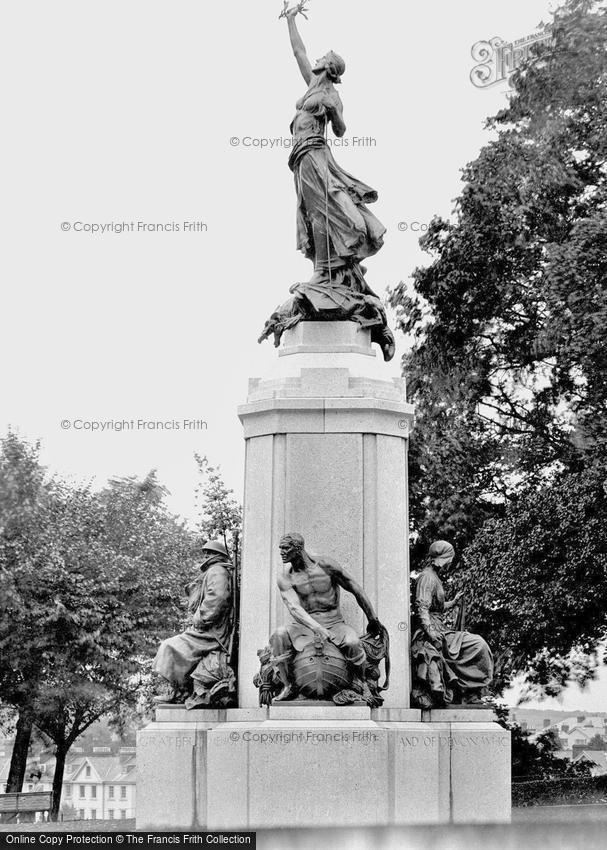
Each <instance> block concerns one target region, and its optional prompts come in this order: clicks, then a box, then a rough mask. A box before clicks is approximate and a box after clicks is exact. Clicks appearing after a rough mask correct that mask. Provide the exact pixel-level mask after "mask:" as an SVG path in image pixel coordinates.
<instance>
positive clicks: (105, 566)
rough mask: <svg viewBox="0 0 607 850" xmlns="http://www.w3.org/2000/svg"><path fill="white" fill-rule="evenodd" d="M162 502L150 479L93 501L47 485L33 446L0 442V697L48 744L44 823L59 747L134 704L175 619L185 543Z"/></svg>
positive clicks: (11, 438)
mask: <svg viewBox="0 0 607 850" xmlns="http://www.w3.org/2000/svg"><path fill="white" fill-rule="evenodd" d="M161 497H162V490H161V488H159V485H158V484H157V482H156V479H155V475H154V474H153V473H151V474H150V475H149V476H148V477H147V478H146V479H145V480H144V481H143V482H137V481H135V480H120V481H117V482H113V483H112V484H110V486H109V487H108V488H106V489H105V490H104V491H102V492H98V493H96V492H93V491H92V490H91V489H90V488H88V487H74V486H68V485H67V484H65V483H64V482H62V481H59V480H57V479H54V478H48V477H46V476H45V474H44V470H43V468H42V467H41V466H40V463H39V459H38V447H31V446H28V445H27V444H26V443H24V442H22V441H20V440H19V439H18V438H17V437H16V436H15V435H13V434H9V435H8V437H7V438H6V439H5V440H4V441H3V443H2V454H1V455H0V526H1V532H0V687H1V693H2V699H3V701H5V702H7V703H9V704H11V705H13V706H14V707H16V708H17V709H18V710H19V712H20V719H21V717H22V715H23V716H24V717H27V718H28V719H29V720H30V721H32V722H34V723H35V724H36V726H37V727H38V728H39V729H41V730H43V731H44V732H45V733H46V734H48V735H49V736H50V737H51V738H52V739H53V741H54V742H55V745H56V755H57V769H56V772H55V783H54V784H55V788H54V790H55V791H56V799H55V812H54V813H55V815H56V812H57V811H58V807H59V802H60V800H59V792H60V788H61V781H62V772H63V764H64V761H65V755H66V753H67V751H68V750H69V747H70V746H71V745H72V744H73V742H74V741H75V739H76V738H77V737H78V735H80V734H81V733H82V732H83V731H84V730H85V729H86V728H87V727H88V726H89V725H90V724H91V723H92V722H94V721H95V720H96V719H98V718H99V717H100V716H102V715H104V714H108V713H112V712H114V713H117V712H120V711H124V709H125V707H126V706H129V705H131V706H134V705H135V704H136V702H137V699H138V696H139V686H140V683H141V676H142V670H145V659H149V658H150V657H151V656H152V655H153V652H154V650H155V648H156V646H157V644H158V642H159V641H160V639H161V638H163V637H166V635H167V634H168V633H170V632H171V631H173V630H174V629H175V628H176V626H177V623H178V621H179V615H180V608H179V599H180V596H181V594H182V586H183V584H184V583H185V582H184V574H185V573H187V571H188V567H189V565H190V564H191V554H190V553H191V549H192V540H191V535H190V534H189V533H188V532H187V531H186V529H185V528H184V527H183V526H182V525H181V524H180V523H178V522H177V521H176V520H175V518H174V517H172V516H171V515H170V514H169V513H168V512H167V511H166V508H165V507H164V504H163V502H162V498H161ZM30 728H31V727H30ZM17 757H19V755H18V756H17ZM9 790H10V789H9ZM14 790H20V789H19V788H16V789H14Z"/></svg>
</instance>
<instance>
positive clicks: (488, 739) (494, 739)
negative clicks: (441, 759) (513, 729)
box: [400, 735, 509, 749]
mask: <svg viewBox="0 0 607 850" xmlns="http://www.w3.org/2000/svg"><path fill="white" fill-rule="evenodd" d="M400 743H401V746H403V747H437V746H438V747H451V748H452V749H455V748H456V747H470V748H473V747H507V746H508V744H509V739H508V736H507V735H503V736H502V735H501V736H499V737H498V736H496V735H459V736H458V737H457V738H452V737H451V736H450V735H401V738H400Z"/></svg>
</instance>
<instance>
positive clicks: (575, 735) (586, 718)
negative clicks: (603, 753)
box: [532, 714, 607, 751]
mask: <svg viewBox="0 0 607 850" xmlns="http://www.w3.org/2000/svg"><path fill="white" fill-rule="evenodd" d="M605 721H606V718H605V717H604V716H601V715H592V714H579V715H572V716H571V717H566V718H565V719H564V720H560V721H559V722H558V723H554V724H552V725H550V726H546V725H544V728H543V729H542V730H541V731H542V732H546V731H548V730H550V731H553V732H555V733H556V735H557V737H558V740H559V746H560V749H561V750H573V749H574V748H578V751H579V748H580V747H585V746H586V745H588V744H589V743H590V741H591V740H592V739H593V738H594V737H595V736H596V735H600V736H603V737H605V738H606V740H607V725H606V722H605ZM544 723H545V721H544ZM538 734H539V732H537V731H536V732H535V734H534V735H533V736H532V737H537V735H538Z"/></svg>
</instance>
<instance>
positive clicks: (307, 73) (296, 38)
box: [285, 6, 312, 85]
mask: <svg viewBox="0 0 607 850" xmlns="http://www.w3.org/2000/svg"><path fill="white" fill-rule="evenodd" d="M300 11H301V10H300V9H299V7H298V6H294V7H293V8H292V9H286V11H285V18H286V19H287V24H288V26H289V38H290V39H291V47H292V48H293V54H294V56H295V59H296V60H297V64H298V65H299V70H300V71H301V75H302V77H303V78H304V80H305V81H306V83H307V84H308V85H310V82H311V81H312V66H311V65H310V60H309V59H308V54H307V53H306V48H305V46H304V43H303V41H302V39H301V36H300V34H299V30H298V29H297V24H296V23H295V18H296V17H297V15H298V14H299V12H300Z"/></svg>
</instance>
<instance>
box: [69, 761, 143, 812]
mask: <svg viewBox="0 0 607 850" xmlns="http://www.w3.org/2000/svg"><path fill="white" fill-rule="evenodd" d="M128 749H130V748H128ZM135 798H136V784H135V756H134V753H130V752H129V753H122V754H121V755H119V756H113V755H107V754H103V755H101V754H98V755H97V754H95V755H91V756H83V757H81V758H80V759H78V761H77V762H75V763H73V764H72V765H71V770H70V772H69V775H67V774H66V776H65V779H64V782H63V794H62V801H63V804H64V805H66V806H68V805H69V806H72V807H73V808H74V809H75V810H76V812H77V814H78V816H79V818H80V819H81V820H124V819H125V818H134V817H135Z"/></svg>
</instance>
